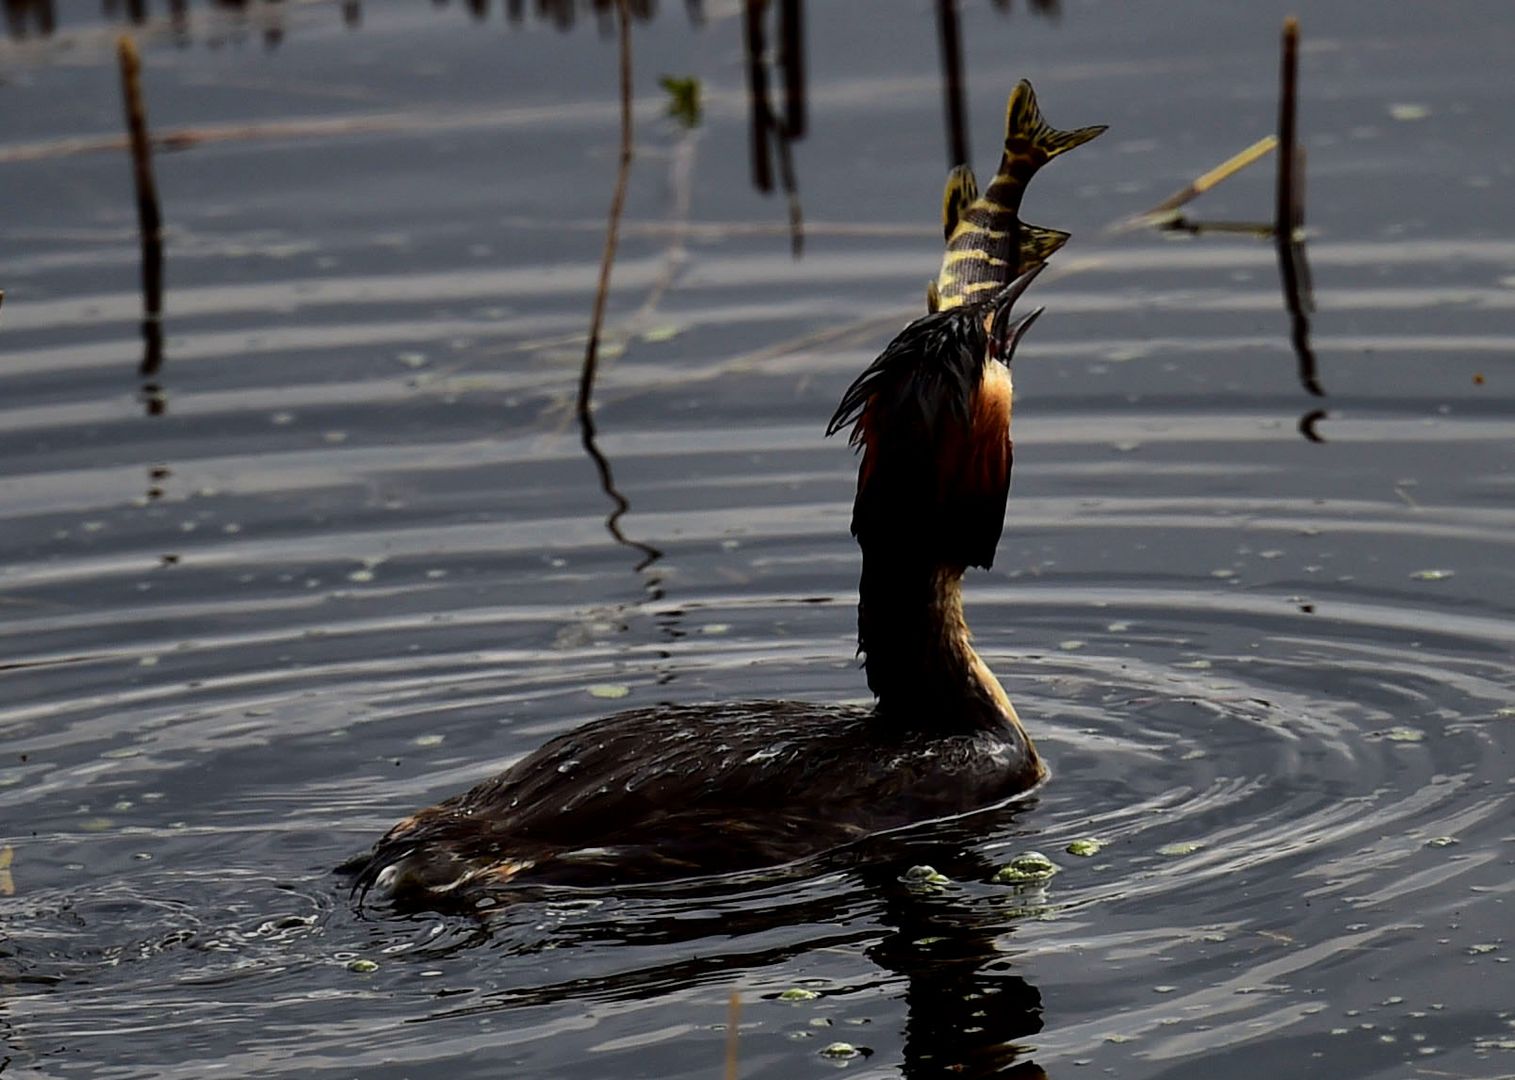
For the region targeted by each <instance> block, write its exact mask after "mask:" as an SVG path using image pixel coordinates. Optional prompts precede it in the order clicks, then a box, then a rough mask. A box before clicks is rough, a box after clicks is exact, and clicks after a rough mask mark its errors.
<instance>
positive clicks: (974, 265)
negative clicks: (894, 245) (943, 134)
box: [926, 79, 1107, 311]
mask: <svg viewBox="0 0 1515 1080" xmlns="http://www.w3.org/2000/svg"><path fill="white" fill-rule="evenodd" d="M1105 130H1107V129H1106V127H1105V125H1103V124H1097V125H1094V126H1092V127H1082V128H1077V129H1075V130H1073V131H1059V130H1058V129H1057V128H1055V127H1053V126H1052V125H1051V124H1049V123H1047V121H1046V120H1045V119H1043V117H1042V111H1041V107H1040V105H1038V104H1037V100H1036V91H1035V90H1033V89H1032V87H1031V84H1030V83H1029V82H1027V81H1026V80H1025V79H1022V80H1021V81H1020V82H1018V83H1016V84H1015V88H1014V89H1013V90H1011V91H1010V97H1009V99H1008V100H1007V101H1006V103H1005V142H1004V150H1003V152H1002V153H1001V155H1000V161H999V168H998V169H996V170H995V173H994V178H993V179H992V180H990V181H989V186H988V187H987V188H985V189H984V191H983V193H982V194H980V193H979V190H978V180H977V179H976V178H975V177H974V175H973V169H972V167H971V166H969V165H966V164H961V165H958V166H957V167H956V168H954V169H953V170H952V171H951V172H950V173H948V174H947V185H946V189H945V191H943V193H942V231H943V233H944V234H945V238H946V241H947V250H946V252H945V253H944V254H943V255H942V266H941V270H940V271H939V272H938V274H937V276H936V280H934V281H932V282H929V283H928V284H927V285H926V310H927V311H944V310H946V309H948V308H953V307H956V306H958V305H959V304H966V303H969V302H970V301H972V300H975V299H983V298H984V297H986V296H992V295H993V294H994V293H995V292H996V291H997V290H999V289H1001V288H1003V287H1004V286H1005V284H1006V283H1007V282H1009V281H1011V280H1012V279H1013V278H1015V277H1016V276H1017V275H1018V274H1023V273H1025V272H1026V271H1028V270H1034V269H1036V268H1037V267H1039V266H1042V265H1044V264H1045V263H1046V261H1047V260H1048V259H1050V258H1051V257H1052V256H1053V254H1054V253H1056V252H1057V250H1058V249H1059V248H1061V247H1062V246H1063V245H1064V244H1066V243H1067V242H1068V234H1067V233H1065V232H1063V231H1062V230H1060V229H1044V228H1042V227H1041V226H1040V225H1031V224H1028V223H1026V222H1023V221H1021V220H1020V208H1021V200H1022V199H1023V198H1024V197H1025V194H1026V186H1027V185H1028V184H1030V183H1031V178H1032V177H1033V176H1035V175H1036V173H1037V171H1038V170H1040V169H1041V167H1042V166H1043V165H1045V164H1047V162H1049V161H1051V160H1052V159H1053V158H1055V157H1057V156H1058V155H1059V154H1064V153H1067V152H1068V151H1069V150H1072V149H1074V148H1075V147H1078V146H1082V145H1083V144H1084V143H1086V142H1088V141H1089V140H1090V139H1092V138H1094V137H1095V136H1097V135H1099V134H1101V133H1102V132H1104V131H1105Z"/></svg>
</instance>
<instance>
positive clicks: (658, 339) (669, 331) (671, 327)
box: [642, 323, 684, 345]
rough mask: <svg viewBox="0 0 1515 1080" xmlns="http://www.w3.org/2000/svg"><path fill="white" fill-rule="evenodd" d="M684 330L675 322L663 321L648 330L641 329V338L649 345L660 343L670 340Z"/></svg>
mask: <svg viewBox="0 0 1515 1080" xmlns="http://www.w3.org/2000/svg"><path fill="white" fill-rule="evenodd" d="M683 332H684V328H683V327H682V326H679V325H677V324H675V323H664V324H663V325H662V326H654V327H653V328H652V329H650V330H644V331H642V340H643V341H645V342H647V343H648V344H649V345H660V344H662V343H663V342H665V341H672V340H673V339H674V338H676V337H678V336H679V335H680V334H682V333H683Z"/></svg>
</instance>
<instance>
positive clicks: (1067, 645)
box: [1057, 638, 1085, 652]
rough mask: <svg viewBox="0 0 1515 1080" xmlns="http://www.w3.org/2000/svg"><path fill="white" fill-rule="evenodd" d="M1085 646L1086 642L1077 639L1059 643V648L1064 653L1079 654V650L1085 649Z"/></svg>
mask: <svg viewBox="0 0 1515 1080" xmlns="http://www.w3.org/2000/svg"><path fill="white" fill-rule="evenodd" d="M1084 644H1085V643H1084V642H1082V641H1079V640H1078V639H1077V638H1069V639H1068V640H1067V641H1059V642H1058V643H1057V647H1058V648H1059V649H1061V650H1062V651H1063V652H1078V650H1080V649H1082V648H1083V647H1084Z"/></svg>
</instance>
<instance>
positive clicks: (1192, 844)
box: [1157, 840, 1205, 856]
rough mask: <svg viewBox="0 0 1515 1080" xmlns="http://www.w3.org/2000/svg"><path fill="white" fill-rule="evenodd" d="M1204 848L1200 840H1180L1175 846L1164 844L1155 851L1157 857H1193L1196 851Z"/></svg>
mask: <svg viewBox="0 0 1515 1080" xmlns="http://www.w3.org/2000/svg"><path fill="white" fill-rule="evenodd" d="M1204 846H1205V845H1204V843H1203V841H1200V840H1180V841H1179V842H1178V843H1176V844H1164V845H1163V846H1162V847H1160V848H1158V849H1157V853H1158V854H1159V855H1172V856H1179V855H1193V854H1194V853H1195V852H1196V851H1198V850H1199V849H1200V848H1202V847H1204Z"/></svg>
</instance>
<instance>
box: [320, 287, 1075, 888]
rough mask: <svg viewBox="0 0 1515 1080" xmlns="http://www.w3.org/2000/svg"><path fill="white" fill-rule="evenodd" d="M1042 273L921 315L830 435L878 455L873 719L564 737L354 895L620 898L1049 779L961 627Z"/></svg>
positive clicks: (402, 826)
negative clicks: (1013, 371) (546, 889)
mask: <svg viewBox="0 0 1515 1080" xmlns="http://www.w3.org/2000/svg"><path fill="white" fill-rule="evenodd" d="M1038 272H1039V271H1038V270H1033V271H1031V272H1029V273H1027V274H1024V275H1022V276H1021V277H1019V278H1018V279H1016V280H1015V281H1014V282H1012V283H1011V284H1010V285H1008V286H1006V287H1004V288H1002V289H1000V290H999V291H998V292H997V293H996V294H994V295H993V296H991V297H989V298H987V299H982V300H978V301H975V302H971V303H966V304H959V305H957V306H955V307H953V308H950V309H948V310H945V311H940V312H934V313H930V314H927V315H924V316H922V317H921V318H918V319H916V320H915V321H914V322H912V323H911V324H910V325H908V326H907V327H905V328H904V329H903V330H902V331H900V332H899V334H898V335H896V336H895V338H894V339H893V340H892V341H891V342H890V343H889V345H888V346H887V347H886V348H885V349H884V351H883V352H882V353H881V354H880V355H879V356H878V358H877V359H876V360H875V361H874V362H873V363H872V364H871V365H870V366H869V367H868V368H867V369H866V370H865V371H864V372H863V373H862V374H861V375H859V376H858V378H857V379H856V381H854V382H853V383H852V385H851V387H850V388H849V389H848V390H847V392H846V394H845V395H843V397H842V400H841V404H840V405H839V406H838V407H837V410H836V413H835V415H833V416H832V418H831V422H830V424H829V425H828V428H827V434H828V435H829V434H834V433H836V432H839V431H842V430H844V429H850V431H851V440H850V441H851V442H852V444H853V445H855V446H856V447H858V448H859V449H860V451H861V462H860V465H859V469H858V478H857V490H856V497H855V500H854V503H853V514H852V532H853V535H854V536H855V537H856V538H857V542H858V546H859V547H860V548H861V550H862V557H863V567H862V578H861V582H860V585H859V594H860V602H859V606H858V646H859V651H860V652H861V653H862V654H863V656H864V667H865V669H866V672H867V679H868V686H869V687H870V689H871V690H872V691H873V693H874V695H875V696H876V698H877V701H876V703H875V704H874V706H873V707H871V708H868V707H861V706H843V705H825V704H813V703H806V702H793V701H757V702H732V703H718V704H711V705H685V706H664V707H655V708H647V709H637V710H632V711H629V712H623V713H619V714H617V715H615V716H610V717H607V718H605V719H602V720H598V721H595V722H593V723H590V724H588V725H586V726H583V727H580V728H578V729H576V730H573V731H570V732H568V733H566V734H563V735H560V736H558V737H557V738H554V739H552V740H551V741H549V742H548V743H546V744H545V745H544V746H542V747H541V748H540V749H539V750H537V751H536V752H535V753H532V754H531V755H529V756H527V757H526V758H523V759H522V760H521V761H519V762H517V763H516V764H515V765H513V766H511V767H509V768H507V769H506V770H505V771H504V772H501V773H499V774H498V775H496V776H494V777H492V778H491V779H488V780H486V781H484V782H483V783H481V784H479V785H478V786H477V787H475V788H473V789H472V790H470V791H467V792H465V793H463V794H461V795H457V796H454V797H453V798H450V799H447V800H445V801H443V802H440V803H438V804H436V805H435V806H432V807H429V808H427V809H424V810H421V811H419V812H417V813H415V814H413V815H411V816H410V817H407V818H405V819H404V820H402V821H400V822H399V823H398V824H396V825H395V826H394V827H393V828H392V829H390V830H389V832H388V833H387V834H386V835H385V836H384V837H383V838H382V839H381V840H379V842H378V843H377V844H376V845H375V846H374V847H373V849H372V850H371V851H369V852H367V853H365V854H363V855H361V856H359V857H358V858H357V859H355V860H353V861H351V862H350V863H349V864H347V866H346V867H345V869H347V870H349V871H352V872H354V873H355V874H356V877H355V879H354V888H355V889H356V890H358V891H359V892H360V893H364V894H366V893H367V892H368V891H369V890H370V889H375V888H376V889H377V890H378V891H379V892H380V893H382V894H386V895H388V896H390V897H391V898H393V899H395V900H396V901H413V902H416V903H420V904H427V905H439V904H446V903H447V902H448V901H449V900H462V899H467V898H477V897H479V896H480V895H482V894H487V893H488V892H490V891H491V890H498V889H500V888H502V887H516V888H519V887H521V886H524V885H540V884H569V885H613V884H626V883H635V882H648V881H660V880H670V879H675V878H681V877H689V876H695V875H701V874H708V873H713V872H727V871H736V870H745V869H755V868H760V867H767V866H774V865H778V864H782V863H785V862H789V861H792V860H795V859H799V858H803V857H805V856H809V855H814V854H817V853H819V852H821V851H824V850H827V849H830V848H834V847H837V846H840V845H842V844H845V843H847V842H849V841H851V840H855V839H858V838H860V837H863V836H866V835H868V834H870V833H875V832H879V831H882V830H885V829H890V828H896V827H899V826H903V825H907V824H911V823H914V822H918V821H925V820H929V819H932V818H941V817H946V816H950V815H954V814H960V813H964V812H967V811H970V810H974V809H978V808H982V807H986V806H991V805H994V804H997V803H1000V802H1003V801H1005V800H1006V799H1009V798H1011V797H1012V796H1015V795H1018V794H1020V793H1023V792H1025V791H1027V790H1029V789H1031V788H1032V787H1034V786H1035V785H1036V784H1037V783H1039V782H1040V781H1041V779H1042V778H1043V776H1044V775H1045V773H1046V769H1045V766H1044V765H1043V764H1042V760H1041V758H1040V757H1039V756H1038V755H1037V753H1036V750H1035V748H1034V747H1033V746H1032V743H1031V739H1030V738H1029V737H1028V736H1027V734H1026V732H1025V729H1024V728H1023V727H1022V726H1021V722H1020V719H1019V717H1018V716H1017V715H1016V712H1015V708H1014V706H1013V705H1011V703H1010V699H1009V698H1008V697H1007V696H1006V694H1005V691H1004V688H1003V687H1002V686H1001V685H1000V683H999V681H998V680H997V679H996V678H995V677H994V675H993V673H992V672H991V671H990V670H989V668H988V666H987V665H986V664H985V663H984V661H983V660H982V659H981V658H980V657H979V655H978V653H977V652H976V651H974V649H973V646H972V644H971V641H970V637H969V633H968V625H967V622H966V621H965V619H964V617H963V606H962V592H961V582H962V578H963V574H964V572H965V570H966V569H967V568H968V567H972V566H980V567H986V568H987V567H989V566H991V565H992V564H993V562H994V553H995V547H996V545H997V544H998V542H999V538H1000V531H1001V529H1002V527H1003V524H1004V514H1005V503H1006V499H1007V497H1008V494H1009V488H1010V471H1011V441H1010V416H1011V409H1012V399H1013V393H1014V391H1013V386H1012V381H1011V376H1010V362H1011V358H1012V356H1013V354H1014V352H1015V347H1016V344H1017V343H1018V342H1019V341H1020V339H1021V336H1022V335H1023V334H1024V333H1025V331H1026V329H1027V327H1029V326H1030V325H1031V323H1032V322H1033V321H1034V320H1035V319H1036V317H1037V316H1038V315H1040V314H1041V309H1040V308H1037V309H1036V310H1034V311H1031V312H1030V313H1029V314H1026V315H1022V316H1019V317H1016V316H1014V315H1013V314H1012V307H1013V305H1014V304H1015V302H1016V301H1017V300H1018V299H1019V298H1020V296H1021V295H1022V293H1024V291H1025V289H1026V287H1027V286H1028V285H1029V284H1030V282H1031V280H1032V279H1033V278H1035V276H1036V274H1037V273H1038Z"/></svg>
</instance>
